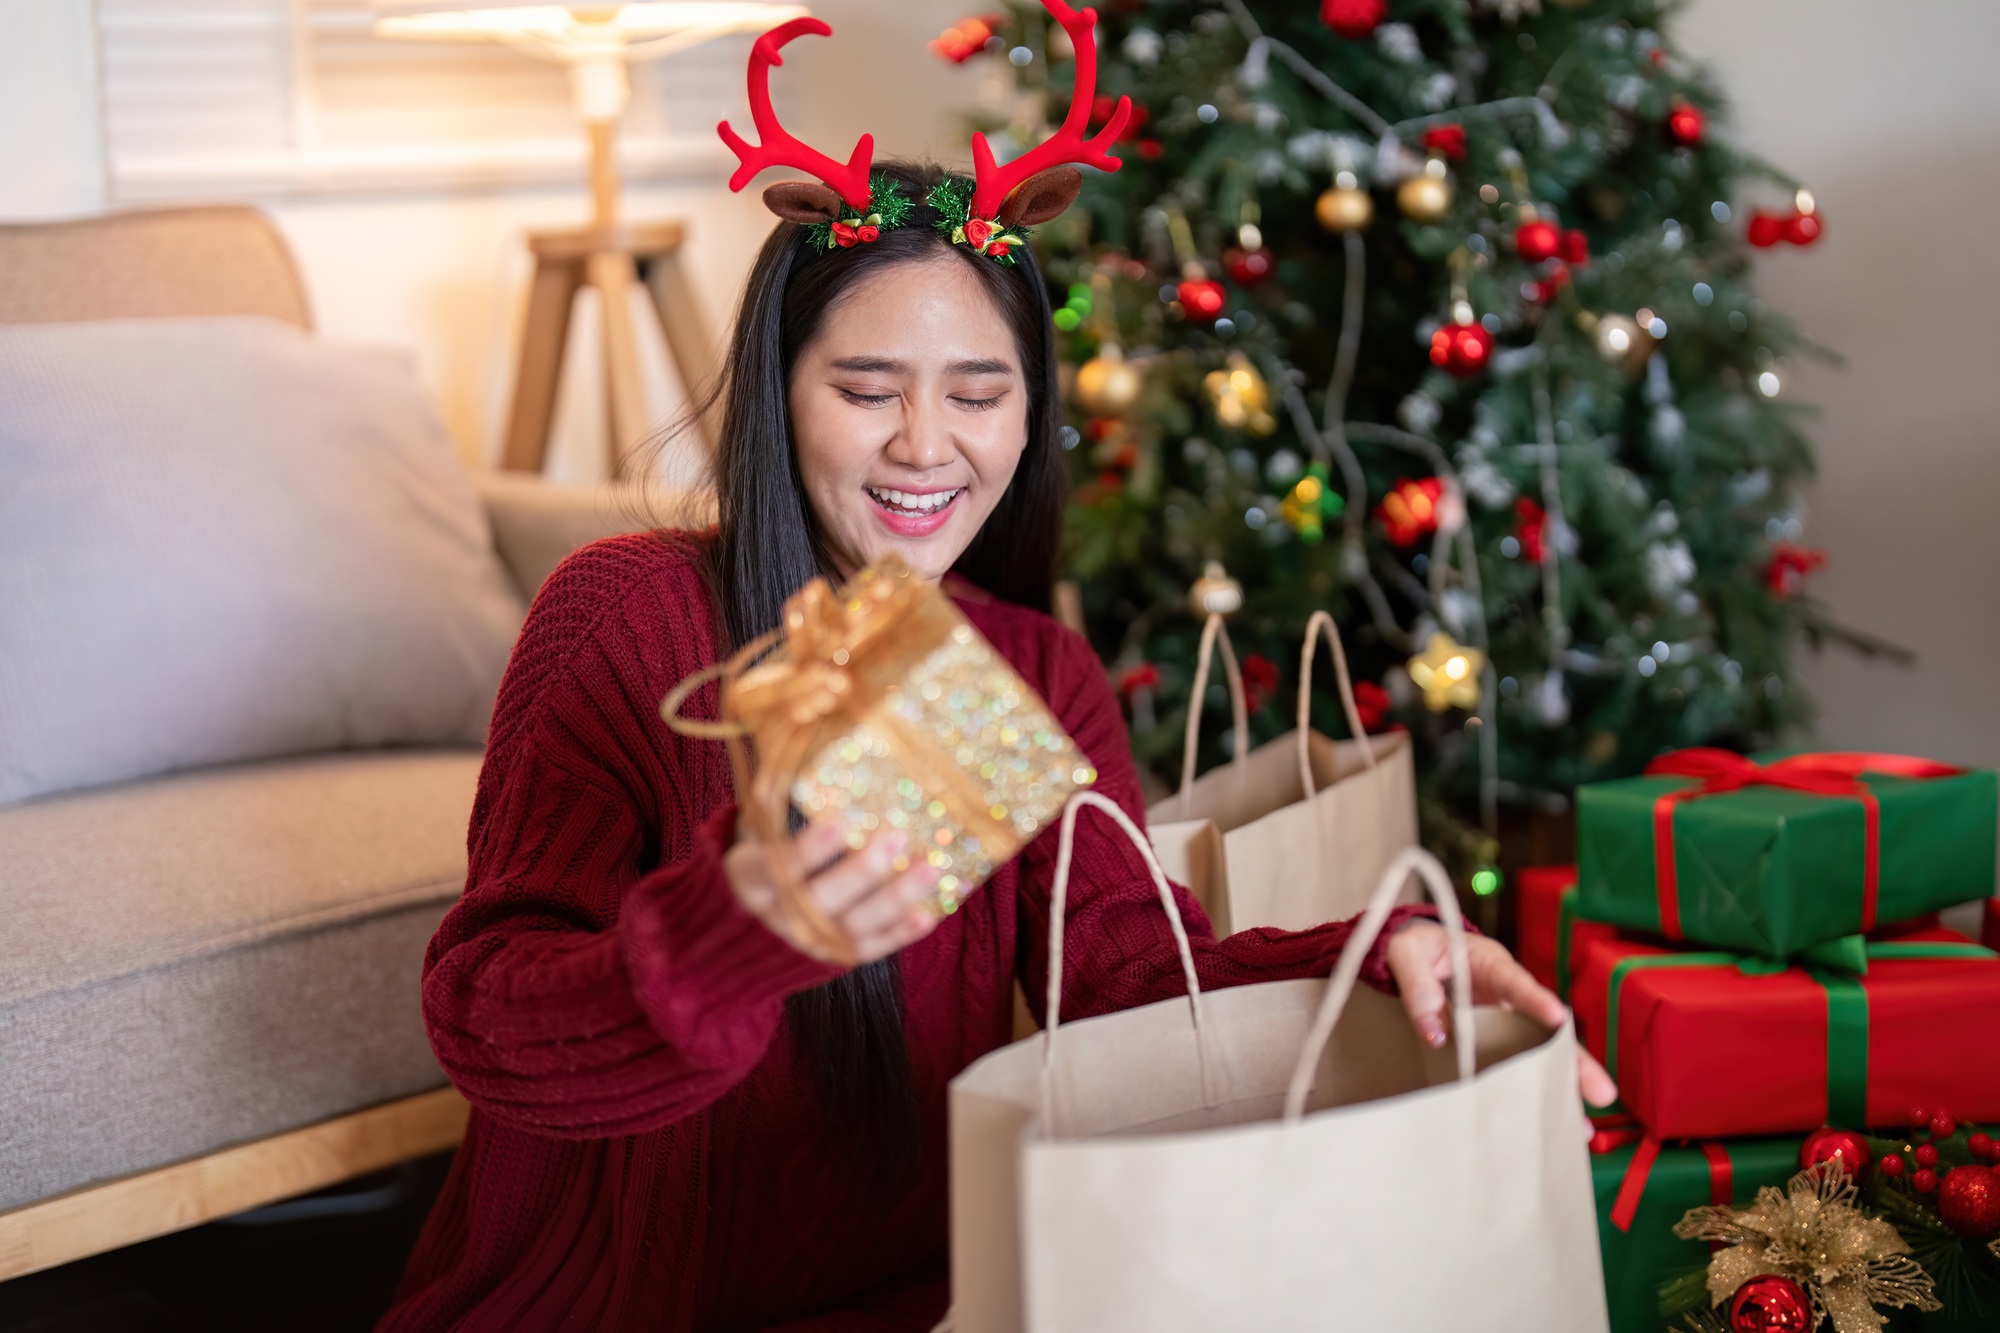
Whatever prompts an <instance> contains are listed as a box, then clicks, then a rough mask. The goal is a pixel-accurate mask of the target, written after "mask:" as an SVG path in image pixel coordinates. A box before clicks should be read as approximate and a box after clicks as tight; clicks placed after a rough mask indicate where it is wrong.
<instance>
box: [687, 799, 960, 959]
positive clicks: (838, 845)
mask: <svg viewBox="0 0 2000 1333" xmlns="http://www.w3.org/2000/svg"><path fill="white" fill-rule="evenodd" d="M906 842H907V839H906V838H905V837H904V835H903V834H901V833H898V832H894V831H890V832H885V833H878V834H877V835H876V836H875V837H874V838H872V839H871V840H870V841H869V842H868V844H867V846H865V847H863V848H861V850H859V851H853V850H850V849H849V848H848V846H847V840H846V835H845V834H844V833H842V831H841V830H840V828H839V827H838V826H837V825H833V824H808V825H806V827H805V828H803V829H801V830H799V832H798V834H797V835H796V836H795V837H793V838H792V840H791V841H790V842H788V843H786V844H785V846H784V847H782V848H780V849H778V850H777V851H776V852H775V853H774V852H772V851H770V850H767V849H766V848H765V847H764V845H763V844H762V843H760V842H758V841H757V840H756V839H755V838H753V837H750V836H749V835H748V834H747V833H740V834H739V835H738V837H737V840H736V845H735V846H734V847H731V848H730V849H729V851H728V852H727V853H725V854H724V856H723V858H722V869H723V873H724V874H726V875H728V876H729V886H730V887H731V888H732V889H734V890H735V891H736V899H737V901H738V902H740V903H742V904H743V906H744V909H745V910H747V911H748V912H749V913H750V914H751V915H752V916H754V917H756V918H757V919H758V920H759V921H762V922H763V923H764V924H765V925H767V926H769V927H770V928H771V930H772V931H773V933H775V934H776V935H777V936H778V937H779V938H781V939H783V940H785V941H786V942H787V943H789V944H790V945H792V947H794V948H796V949H798V950H800V951H801V952H803V953H808V954H811V955H812V956H813V957H815V958H818V959H820V960H821V961H822V962H832V961H834V960H833V959H831V958H829V957H827V956H826V954H825V953H824V951H823V950H821V949H818V948H815V947H813V946H812V945H811V943H810V942H808V941H804V940H800V939H797V938H795V937H794V936H793V934H792V932H791V930H790V928H789V927H788V926H787V925H786V923H785V918H784V914H783V913H782V912H780V911H779V910H778V885H777V881H776V877H775V876H774V875H773V873H772V865H771V857H772V856H773V855H777V856H789V857H792V858H794V864H795V865H796V866H797V867H798V872H799V876H800V878H801V879H803V880H804V881H805V886H806V892H808V893H810V894H811V895H812V896H813V900H814V901H815V902H817V903H818V904H819V906H820V910H822V911H823V912H825V913H826V914H827V915H828V916H829V917H831V918H832V919H833V923H834V924H835V925H836V926H838V927H839V928H840V929H841V930H843V931H845V932H846V934H847V937H848V939H850V940H851V941H853V944H854V955H855V960H856V962H857V963H872V962H874V961H875V960H876V959H878V958H886V957H888V956H889V955H890V954H892V953H894V952H896V950H898V949H901V948H904V947H906V946H908V945H911V944H915V943H916V942H917V941H918V940H920V939H922V938H923V937H924V936H926V935H928V934H930V933H931V932H932V931H933V930H936V929H937V924H938V921H939V920H940V919H941V918H940V917H939V916H938V914H937V913H936V912H934V911H932V910H931V909H930V908H929V907H928V906H926V905H924V900H925V899H926V898H929V897H930V896H931V895H932V894H933V893H935V892H936V891H937V883H938V876H939V874H940V872H939V870H938V869H937V868H936V867H935V866H933V865H931V864H930V863H929V862H927V861H918V862H917V863H916V864H915V865H912V866H910V868H909V869H907V870H903V871H900V872H899V871H898V870H897V869H896V868H895V860H896V858H897V857H898V856H901V855H902V853H903V848H904V845H905V843H906ZM836 858H837V859H836Z"/></svg>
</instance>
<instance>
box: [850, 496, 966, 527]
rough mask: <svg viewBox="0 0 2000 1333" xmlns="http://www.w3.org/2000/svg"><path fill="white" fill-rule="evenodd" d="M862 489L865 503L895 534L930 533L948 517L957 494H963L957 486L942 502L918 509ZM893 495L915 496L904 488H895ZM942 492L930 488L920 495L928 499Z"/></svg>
mask: <svg viewBox="0 0 2000 1333" xmlns="http://www.w3.org/2000/svg"><path fill="white" fill-rule="evenodd" d="M864 489H865V490H866V491H867V494H868V500H869V503H870V504H872V505H873V506H874V507H875V515H876V517H877V518H879V519H881V520H882V526H883V527H885V528H887V529H889V531H891V532H893V533H895V534H896V535H897V536H899V537H928V536H930V534H932V533H933V532H936V531H937V530H938V529H939V528H941V527H943V526H944V525H945V524H946V523H947V522H948V521H949V520H950V519H951V515H952V511H953V510H954V509H956V508H957V507H958V501H959V497H960V496H962V495H964V494H965V488H964V487H963V486H961V487H959V488H958V489H957V490H955V491H951V492H949V495H950V498H949V499H947V500H945V501H944V502H943V503H942V504H937V505H935V507H933V508H931V509H921V508H916V507H913V506H906V505H903V504H898V503H895V502H892V501H890V500H888V499H887V498H885V497H884V496H883V495H882V494H880V493H879V492H877V491H876V489H875V488H874V487H866V488H864ZM896 494H898V495H900V496H903V497H905V498H910V499H916V498H918V497H915V496H913V495H912V494H911V493H910V492H906V491H899V492H896ZM942 494H946V492H941V491H933V492H930V493H929V494H928V495H925V496H923V497H921V498H922V499H929V498H930V496H931V495H942Z"/></svg>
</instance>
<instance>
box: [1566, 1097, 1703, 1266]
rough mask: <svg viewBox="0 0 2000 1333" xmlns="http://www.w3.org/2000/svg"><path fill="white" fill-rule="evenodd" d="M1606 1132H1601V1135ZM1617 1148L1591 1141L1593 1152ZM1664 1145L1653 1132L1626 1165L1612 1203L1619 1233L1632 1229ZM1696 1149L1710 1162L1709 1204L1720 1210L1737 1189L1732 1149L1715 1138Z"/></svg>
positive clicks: (1643, 1138) (1644, 1136) (1613, 1222)
mask: <svg viewBox="0 0 2000 1333" xmlns="http://www.w3.org/2000/svg"><path fill="white" fill-rule="evenodd" d="M1621 1128H1623V1127H1622V1126H1621ZM1614 1132H1615V1131H1614ZM1603 1133H1604V1131H1600V1136H1601V1135H1602V1134H1603ZM1625 1141H1626V1142H1629V1140H1625ZM1616 1146H1619V1145H1617V1144H1607V1145H1606V1146H1604V1147H1599V1146H1598V1140H1597V1139H1596V1138H1593V1139H1592V1140H1591V1142H1590V1150H1591V1151H1592V1152H1594V1153H1605V1152H1610V1151H1611V1150H1612V1148H1613V1147H1616ZM1662 1146H1663V1145H1662V1144H1661V1142H1660V1140H1659V1138H1658V1137H1657V1136H1656V1135H1654V1134H1652V1133H1650V1132H1644V1133H1642V1134H1641V1135H1640V1138H1639V1146H1638V1147H1637V1148H1636V1149H1634V1150H1633V1153H1632V1160H1631V1161H1630V1162H1628V1163H1627V1164H1626V1166H1625V1176H1624V1178H1623V1179H1622V1180H1620V1181H1619V1182H1618V1197H1617V1198H1615V1199H1613V1200H1612V1202H1611V1225H1612V1226H1615V1227H1617V1228H1618V1229H1619V1230H1620V1231H1630V1230H1631V1229H1632V1219H1633V1218H1635V1217H1637V1216H1638V1214H1639V1200H1641V1199H1643V1198H1644V1197H1645V1196H1646V1181H1647V1179H1648V1178H1649V1177H1651V1176H1652V1174H1653V1163H1654V1162H1656V1161H1658V1160H1659V1158H1660V1149H1661V1147H1662ZM1695 1146H1696V1147H1698V1148H1700V1149H1701V1155H1702V1156H1703V1157H1705V1158H1707V1159H1708V1198H1709V1202H1711V1203H1713V1204H1715V1205H1717V1206H1718V1207H1723V1208H1726V1207H1728V1206H1729V1202H1730V1198H1731V1194H1732V1191H1733V1190H1734V1189H1735V1187H1736V1167H1735V1165H1734V1164H1733V1163H1731V1162H1730V1160H1729V1150H1728V1149H1727V1148H1725V1147H1723V1146H1722V1144H1720V1143H1719V1142H1717V1141H1716V1140H1714V1139H1706V1140H1703V1141H1702V1142H1700V1143H1698V1144H1696V1145H1695ZM1710 1248H1714V1247H1713V1246H1711V1247H1710Z"/></svg>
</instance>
